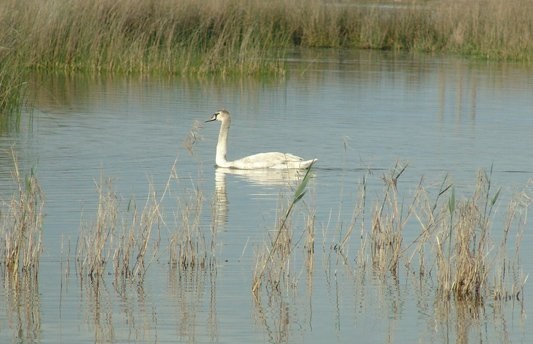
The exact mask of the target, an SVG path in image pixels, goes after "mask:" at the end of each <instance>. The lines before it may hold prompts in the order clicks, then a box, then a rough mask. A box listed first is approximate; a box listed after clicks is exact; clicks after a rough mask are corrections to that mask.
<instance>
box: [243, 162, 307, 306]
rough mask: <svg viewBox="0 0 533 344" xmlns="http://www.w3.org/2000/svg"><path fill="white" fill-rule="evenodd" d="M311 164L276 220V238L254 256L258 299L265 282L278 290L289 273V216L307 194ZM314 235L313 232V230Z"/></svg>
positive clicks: (253, 285)
mask: <svg viewBox="0 0 533 344" xmlns="http://www.w3.org/2000/svg"><path fill="white" fill-rule="evenodd" d="M312 167H313V165H312V164H311V165H310V166H309V168H308V169H307V171H306V173H305V175H304V177H303V178H302V181H301V182H300V184H299V185H298V186H297V188H296V190H295V191H294V195H293V198H292V200H291V202H290V203H289V205H288V207H287V209H286V210H285V211H284V212H283V214H284V215H283V216H282V217H280V218H278V224H277V226H276V236H275V237H274V238H273V239H272V240H271V241H270V243H269V244H268V246H267V247H265V248H264V250H263V251H260V252H259V253H257V254H256V266H255V269H254V272H253V277H252V293H253V294H254V296H255V297H256V299H257V298H258V292H259V288H260V287H261V284H262V281H263V280H265V281H266V282H267V285H268V286H269V287H270V288H271V289H272V290H279V288H280V286H281V283H282V282H283V280H284V277H285V276H287V271H289V266H288V259H289V257H290V255H291V252H292V251H291V250H292V247H291V245H292V230H291V226H290V215H291V213H292V211H293V209H294V206H295V205H296V203H298V202H299V201H300V200H301V199H302V198H303V196H304V195H305V193H306V192H307V190H306V188H307V184H308V183H309V179H310V177H311V174H310V173H311V169H312ZM313 233H314V230H313Z"/></svg>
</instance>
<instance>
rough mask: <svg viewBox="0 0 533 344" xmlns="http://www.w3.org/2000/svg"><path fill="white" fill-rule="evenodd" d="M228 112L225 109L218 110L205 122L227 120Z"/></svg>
mask: <svg viewBox="0 0 533 344" xmlns="http://www.w3.org/2000/svg"><path fill="white" fill-rule="evenodd" d="M229 119H230V117H229V112H228V111H226V110H219V111H217V112H215V113H214V114H213V115H212V116H211V118H210V119H208V120H207V121H206V122H212V121H219V122H226V121H229Z"/></svg>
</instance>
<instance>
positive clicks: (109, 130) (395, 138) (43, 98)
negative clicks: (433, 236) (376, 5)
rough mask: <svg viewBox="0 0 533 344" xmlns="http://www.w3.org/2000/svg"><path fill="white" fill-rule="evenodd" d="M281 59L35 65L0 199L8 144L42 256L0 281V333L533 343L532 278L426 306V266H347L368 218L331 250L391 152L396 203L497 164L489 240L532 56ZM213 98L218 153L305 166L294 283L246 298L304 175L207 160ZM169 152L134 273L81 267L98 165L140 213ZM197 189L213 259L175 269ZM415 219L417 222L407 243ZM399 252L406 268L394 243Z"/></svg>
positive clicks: (461, 183) (516, 176) (429, 283)
mask: <svg viewBox="0 0 533 344" xmlns="http://www.w3.org/2000/svg"><path fill="white" fill-rule="evenodd" d="M287 63H288V65H289V72H288V74H287V76H286V77H283V78H277V79H254V78H238V79H223V80H221V79H215V80H213V79H200V80H198V79H185V78H156V77H144V76H138V77H128V78H125V77H65V76H46V77H43V76H41V77H36V78H35V80H34V83H33V84H34V86H35V87H34V88H33V89H32V93H31V94H32V103H33V104H35V108H34V109H32V111H29V112H28V113H25V114H24V116H23V118H22V124H21V127H20V130H16V131H12V132H2V133H0V146H1V147H0V151H1V152H3V153H2V154H1V155H0V161H1V165H0V166H1V170H0V190H2V193H1V196H2V198H3V199H4V200H6V199H9V197H10V195H11V192H12V191H13V190H14V189H13V188H14V186H13V184H12V180H11V171H12V162H11V160H10V157H9V154H8V153H7V151H8V150H9V148H10V147H11V146H12V145H13V144H15V146H14V147H15V150H16V151H17V155H18V157H19V160H20V164H21V168H22V169H23V170H28V169H30V168H33V169H34V170H35V173H36V175H37V176H38V179H39V182H40V184H41V187H42V190H43V193H44V196H45V210H44V212H45V218H44V229H43V253H42V257H41V264H40V270H39V277H38V281H23V280H21V281H19V283H20V285H18V286H12V285H10V284H9V283H8V282H9V281H8V280H7V279H5V278H4V280H5V281H4V283H3V287H2V288H0V295H1V297H2V298H3V299H4V300H5V301H4V302H2V303H0V338H1V341H2V342H43V343H46V342H54V343H56V342H73V341H76V342H80V343H82V342H106V341H111V342H176V341H183V342H185V341H187V342H252V341H253V342H259V341H261V342H265V341H267V342H294V341H305V342H324V341H326V340H328V341H331V340H334V341H337V342H346V341H348V340H353V338H361V339H362V342H391V343H412V342H429V341H436V342H439V343H448V342H470V341H472V342H481V341H482V342H502V341H507V342H530V341H532V340H533V332H532V331H531V329H530V328H531V326H529V320H528V316H527V315H528V312H530V310H531V308H532V306H533V305H532V303H531V299H532V296H533V292H532V289H531V287H530V284H526V287H525V290H524V292H523V293H524V295H523V297H522V298H521V299H520V301H516V300H515V301H513V302H504V303H497V302H492V301H490V300H489V301H487V302H486V303H485V304H484V306H483V307H479V308H478V307H474V308H475V309H472V307H471V305H465V304H462V303H451V305H450V303H440V302H436V281H435V276H434V275H435V272H434V271H432V272H431V271H430V275H431V273H432V274H433V276H430V277H429V278H419V277H417V276H415V274H414V273H412V272H409V271H408V270H406V269H403V268H402V271H401V272H400V274H399V277H398V278H393V277H391V276H386V277H383V276H376V275H375V274H373V273H372V272H371V269H370V268H369V267H367V269H366V271H365V272H361V271H362V266H361V264H358V263H357V261H356V260H357V254H358V252H361V251H360V247H361V226H363V234H364V233H367V232H368V231H369V230H370V229H369V227H370V214H369V213H368V214H365V222H364V223H363V225H362V224H361V222H358V224H357V227H356V229H355V230H354V234H353V235H352V236H351V237H350V240H349V244H348V246H347V247H346V250H345V256H342V255H340V254H337V251H336V249H335V245H338V243H339V241H340V239H341V238H342V237H343V235H344V233H346V231H347V230H348V228H349V224H350V222H351V218H352V213H353V209H354V208H355V206H356V204H357V202H358V200H359V195H360V187H361V183H362V180H363V178H364V180H365V183H366V185H367V190H366V192H367V199H366V202H367V207H368V208H369V209H370V208H371V207H372V206H373V204H375V202H376V201H377V200H378V199H379V197H380V195H381V194H382V192H383V181H382V176H383V175H384V174H387V173H389V172H388V171H389V170H390V169H391V168H393V167H394V165H395V164H396V163H397V162H399V163H400V164H405V163H407V164H408V167H407V169H406V171H405V172H404V174H403V175H402V176H401V177H400V179H399V182H398V190H399V193H400V195H401V197H402V198H404V199H405V200H406V203H407V202H408V201H409V199H410V197H412V195H413V193H414V192H415V190H416V187H417V185H418V183H419V181H420V179H421V178H422V177H423V178H424V186H425V187H426V188H427V189H428V190H429V191H430V192H433V193H435V192H437V191H438V188H439V186H440V184H441V183H442V181H443V179H444V178H445V176H447V175H448V176H449V178H450V179H449V180H450V181H452V182H453V184H454V186H455V190H456V193H457V197H458V198H461V197H464V196H465V195H469V194H471V192H472V191H473V189H474V187H475V184H476V171H478V170H479V169H485V170H487V171H489V170H490V169H491V168H492V171H493V172H492V183H493V185H494V187H495V188H497V187H501V188H502V192H501V196H500V198H499V202H498V203H497V207H496V213H495V216H494V232H495V233H494V237H495V242H497V241H496V240H497V239H498V237H499V236H501V234H499V233H500V232H501V230H500V229H499V228H501V224H502V222H503V220H504V218H505V210H506V206H507V204H508V202H509V200H510V199H512V197H513V196H514V195H515V194H516V193H517V192H520V191H521V190H523V189H524V187H526V190H527V191H528V192H529V195H531V191H532V185H531V183H530V184H529V185H528V186H526V185H527V183H528V181H529V180H531V178H532V177H533V150H532V149H531V148H530V147H533V135H532V134H531V133H533V99H532V98H531V94H533V93H532V92H533V81H532V80H533V69H531V68H530V67H527V66H523V65H519V64H509V63H489V62H479V61H469V60H463V59H459V58H453V57H438V56H437V57H435V56H426V55H423V56H411V55H395V54H388V53H381V52H346V51H343V52H331V51H318V52H317V51H300V52H295V53H294V54H293V55H292V56H290V57H289V58H288V60H287ZM219 108H226V109H228V110H230V112H231V113H232V119H233V121H232V128H231V132H230V143H229V145H230V151H229V157H230V158H238V157H241V156H243V155H246V154H251V153H256V152H261V151H277V150H280V151H287V152H291V153H294V154H297V155H300V156H302V157H305V158H318V159H319V162H318V164H317V166H316V168H315V169H314V171H313V177H312V179H311V182H310V185H309V192H308V194H307V195H306V196H305V198H304V200H305V204H304V203H301V204H299V205H298V207H297V209H296V211H295V213H294V214H293V215H294V218H293V230H294V237H295V239H294V240H295V243H294V252H295V253H294V258H292V259H291V264H290V269H291V274H290V278H289V280H288V282H287V284H286V285H284V286H282V287H281V288H280V291H279V292H272V291H270V292H267V291H264V292H262V293H261V294H260V295H261V296H260V299H259V300H256V299H254V296H253V295H252V293H251V286H252V278H253V270H254V269H255V267H256V262H255V257H256V254H257V252H259V251H260V250H261V248H263V247H264V245H265V243H266V242H267V240H268V237H269V235H270V236H272V235H273V229H274V227H275V221H276V216H277V214H278V212H279V209H280V205H281V204H285V202H286V200H287V199H288V198H289V197H290V195H291V194H292V191H293V188H294V185H295V184H296V183H297V181H298V179H299V178H301V176H299V175H287V174H286V173H279V174H276V175H273V174H270V173H268V174H265V173H260V172H258V173H237V172H235V171H223V170H216V169H215V168H214V167H213V163H214V147H215V144H216V137H217V133H218V123H206V124H203V123H202V124H201V127H200V128H199V129H197V130H193V129H194V128H195V121H199V122H203V121H204V120H206V119H208V118H209V116H210V114H212V113H213V112H214V111H215V110H217V109H219ZM191 130H193V131H194V132H196V134H197V137H196V140H195V141H194V144H192V145H191V144H190V143H191V141H187V137H188V135H189V133H190V132H191ZM187 142H189V144H187ZM186 146H188V147H189V149H190V151H189V150H188V149H187V147H186ZM174 162H175V163H176V165H175V166H176V175H177V178H174V179H172V180H171V188H170V189H169V190H168V192H167V193H166V194H165V197H164V199H163V201H162V204H163V205H164V207H163V210H162V213H163V217H164V218H165V223H164V224H162V225H161V227H160V231H159V232H158V234H159V235H160V236H161V240H162V241H161V243H160V244H159V250H158V251H154V252H155V253H154V257H153V258H150V259H149V262H150V265H149V267H148V272H147V276H146V278H145V280H144V281H143V282H142V283H137V282H131V283H130V282H128V281H126V282H125V283H122V282H120V281H115V280H114V278H113V276H112V274H111V275H106V276H104V278H102V280H101V281H98V283H96V282H93V283H91V282H90V281H89V280H88V279H87V278H83V279H82V278H81V277H80V276H79V275H78V274H77V270H76V266H77V264H76V259H75V255H76V247H77V246H76V245H77V240H78V238H79V237H80V227H84V228H86V227H87V226H88V224H90V223H93V222H94V221H95V216H96V215H95V209H96V203H97V200H98V198H97V197H98V195H97V192H96V184H97V183H98V181H99V180H100V178H101V176H102V175H103V176H105V177H110V178H112V180H113V189H114V191H115V192H116V193H117V194H118V195H119V196H118V198H119V202H120V206H121V209H126V208H127V207H128V204H129V202H130V200H132V199H133V200H135V202H136V204H138V206H139V207H140V208H141V207H142V206H143V205H144V201H145V199H146V196H147V194H148V192H149V185H150V184H152V185H153V187H154V189H155V190H156V192H157V193H158V197H162V195H163V190H164V189H165V185H166V183H167V181H168V180H169V175H170V173H171V169H172V166H173V163H174ZM197 195H201V196H202V199H203V202H202V209H201V212H200V214H199V217H198V221H199V223H200V228H201V229H202V231H203V233H204V235H205V238H206V240H207V241H208V242H210V241H211V240H213V242H214V249H213V251H212V253H213V255H214V259H213V262H214V266H215V267H214V268H207V269H199V270H194V271H190V270H188V271H183V270H179V269H173V268H171V267H170V266H169V264H168V263H169V255H170V252H169V249H168V247H169V246H168V240H169V237H170V236H171V235H172V233H174V232H175V231H176V230H177V228H180V226H183V221H182V210H183V209H184V207H185V206H186V205H188V204H189V205H190V204H191V203H194V202H193V200H195V199H196V196H197ZM124 212H125V213H126V211H124ZM309 213H315V215H316V218H315V226H314V228H315V251H314V255H313V256H312V259H309V257H306V256H305V252H306V251H305V235H304V234H303V233H304V229H303V228H304V227H305V226H304V225H303V221H305V216H306V215H307V214H309ZM189 215H191V214H189ZM193 218H194V214H193V215H191V220H193ZM530 223H531V216H530V215H529V222H528V224H527V226H526V230H525V232H524V235H523V238H522V241H521V243H522V250H521V258H522V260H521V262H522V269H523V270H524V272H525V274H528V273H529V272H530V271H531V270H532V268H533V265H532V264H531V262H532V261H533V259H532V258H533V257H531V254H532V253H531V252H529V250H528V249H527V248H528V247H530V245H531V244H532V240H533V235H532V234H531V230H530V229H531V225H530ZM212 228H214V231H215V233H216V237H215V238H214V239H212V238H213V236H212V232H211V230H212ZM419 231H420V228H419V226H417V223H416V221H411V222H410V223H409V225H408V226H407V227H406V230H405V234H404V236H405V238H404V245H405V246H407V245H409V243H410V242H412V241H413V240H414V239H415V238H416V236H417V235H418V233H419ZM269 233H270V234H269ZM514 235H516V234H515V233H513V239H514ZM208 245H209V244H208ZM495 245H496V244H495ZM210 252H211V251H210ZM402 259H404V260H403V261H402V264H401V265H402V266H403V265H404V263H405V261H406V260H407V259H408V256H405V257H403V258H402ZM310 262H312V265H311V266H310V265H309V264H310ZM108 270H109V271H110V273H111V271H112V263H109V264H108ZM356 336H357V337H356Z"/></svg>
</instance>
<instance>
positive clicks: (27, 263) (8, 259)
mask: <svg viewBox="0 0 533 344" xmlns="http://www.w3.org/2000/svg"><path fill="white" fill-rule="evenodd" d="M11 157H12V161H13V173H12V176H13V180H14V183H15V185H16V187H17V189H16V191H15V193H14V194H13V196H12V198H11V200H10V201H8V202H4V203H3V204H2V208H1V209H0V226H1V227H0V235H1V238H0V249H1V252H2V254H1V258H2V260H3V263H4V264H5V267H6V272H7V273H9V275H10V276H13V277H14V278H18V277H16V276H18V274H19V273H20V272H23V273H28V274H30V275H35V276H37V275H38V272H39V261H40V257H41V252H42V246H41V241H42V219H43V205H44V200H43V194H42V191H41V187H40V185H39V182H38V181H37V177H36V176H35V174H34V171H33V170H31V171H30V173H29V174H28V175H27V176H25V177H23V176H22V175H21V171H20V167H19V162H18V159H17V156H16V153H15V151H14V148H12V149H11Z"/></svg>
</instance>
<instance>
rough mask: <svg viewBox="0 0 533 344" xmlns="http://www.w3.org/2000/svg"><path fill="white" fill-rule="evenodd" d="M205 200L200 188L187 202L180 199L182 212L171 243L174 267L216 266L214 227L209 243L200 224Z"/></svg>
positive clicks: (179, 207) (177, 220)
mask: <svg viewBox="0 0 533 344" xmlns="http://www.w3.org/2000/svg"><path fill="white" fill-rule="evenodd" d="M203 200H204V197H203V193H202V192H201V191H200V189H198V188H196V189H194V190H193V191H192V192H190V193H189V198H188V200H187V201H186V202H185V203H182V202H181V201H180V200H179V199H178V209H180V213H179V214H178V215H177V216H176V230H175V232H174V233H173V234H172V235H171V237H170V243H169V252H170V265H171V266H172V267H174V268H176V267H177V268H179V269H183V270H188V269H192V270H194V269H202V270H203V269H207V268H212V267H213V266H214V252H213V250H214V248H215V246H214V236H213V235H214V229H213V228H212V229H213V231H212V233H211V234H212V241H211V244H210V245H208V244H207V242H206V239H205V235H204V233H203V232H202V229H201V225H200V219H201V214H202V208H203Z"/></svg>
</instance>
